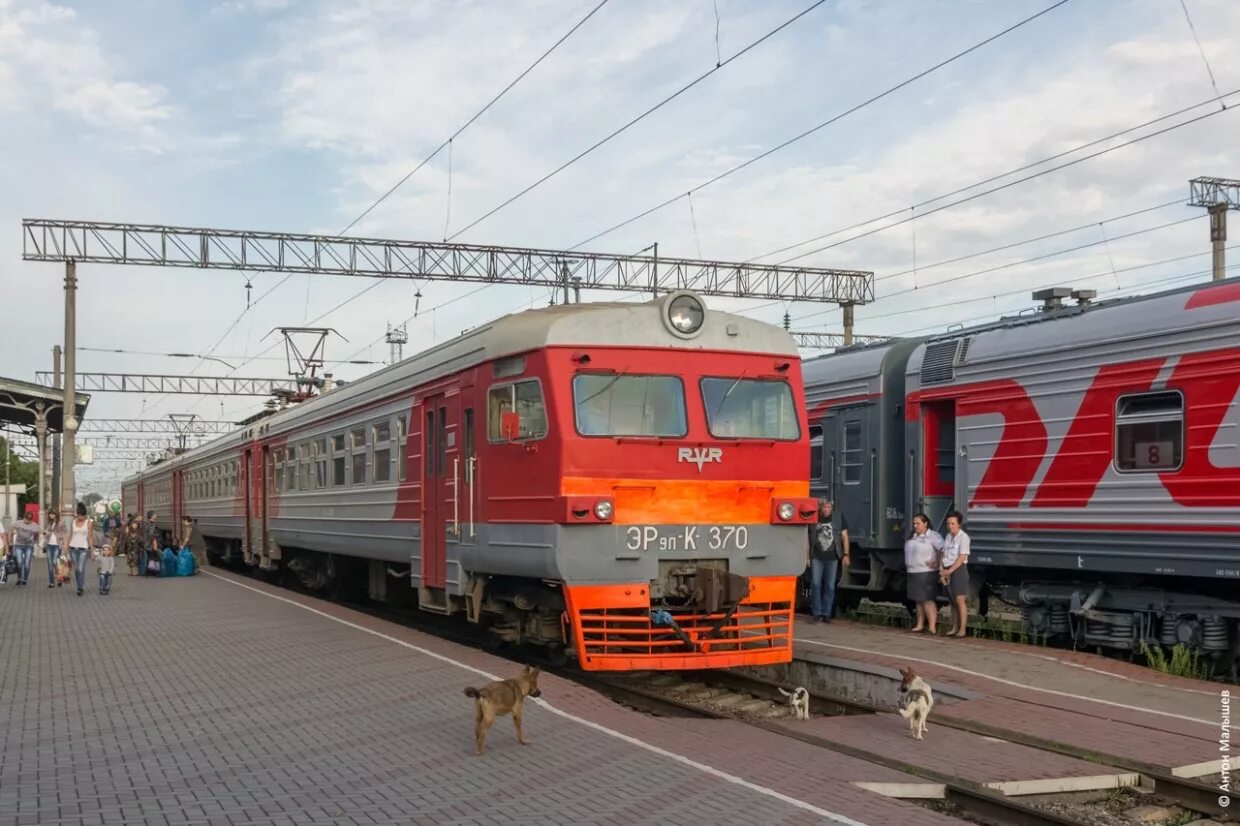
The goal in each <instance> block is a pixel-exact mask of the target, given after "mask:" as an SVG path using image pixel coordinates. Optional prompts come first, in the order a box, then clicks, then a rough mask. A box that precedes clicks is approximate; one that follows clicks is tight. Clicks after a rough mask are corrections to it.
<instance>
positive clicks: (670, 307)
mask: <svg viewBox="0 0 1240 826" xmlns="http://www.w3.org/2000/svg"><path fill="white" fill-rule="evenodd" d="M705 321H706V305H704V304H703V303H702V299H700V298H698V297H697V295H696V294H694V293H692V292H689V291H688V290H679V291H677V292H674V293H672V294H671V295H669V296H668V297H667V299H666V301H665V303H664V304H663V322H664V324H666V325H667V328H668V329H669V330H671V331H672V333H674V334H675V335H677V336H680V337H681V338H692V337H693V336H696V335H697V334H698V333H699V332H701V330H702V323H703V322H705Z"/></svg>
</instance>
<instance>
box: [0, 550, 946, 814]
mask: <svg viewBox="0 0 1240 826" xmlns="http://www.w3.org/2000/svg"><path fill="white" fill-rule="evenodd" d="M31 581H32V585H31V586H29V587H27V588H20V589H19V588H17V587H10V586H3V587H0V635H2V636H0V686H2V687H3V688H2V695H0V696H2V698H3V699H2V700H0V778H2V780H0V812H3V813H4V819H5V822H6V823H13V824H19V825H24V824H36V823H37V824H69V823H73V824H112V823H124V824H127V826H128V824H147V823H149V824H156V823H158V824H165V825H166V824H205V825H208V826H214V824H241V823H247V824H254V823H258V824H299V826H300V824H310V823H323V824H329V823H330V824H354V823H356V824H375V823H401V824H409V823H435V824H462V825H464V824H508V825H510V824H561V823H562V824H570V823H571V824H593V823H602V824H624V826H634V824H643V823H659V824H667V823H690V822H694V823H712V824H738V826H739V825H740V824H744V825H745V826H751V824H754V823H763V824H802V823H831V822H835V823H844V824H854V825H855V824H870V825H871V826H877V824H890V823H900V824H910V825H911V826H921V824H927V826H928V825H929V824H948V823H957V822H958V821H956V820H955V819H953V818H951V817H948V816H946V815H942V814H939V813H936V812H934V811H931V810H929V809H926V808H923V807H921V806H919V805H916V804H914V803H909V802H906V801H903V800H897V799H893V798H891V797H887V796H884V795H882V794H879V793H876V792H872V791H868V790H867V789H868V788H869V785H867V786H866V787H862V786H859V785H858V784H877V785H890V784H901V783H905V782H916V779H915V778H912V777H911V776H908V775H905V774H902V773H901V772H898V771H894V770H890V769H887V768H884V767H881V766H878V765H875V764H873V763H870V762H867V761H864V760H859V759H854V758H851V757H847V756H844V755H840V754H837V753H833V752H830V751H827V750H824V749H821V748H817V747H814V746H812V745H810V744H807V743H803V742H799V741H794V740H791V739H790V738H786V737H783V736H780V735H779V734H777V733H771V732H764V731H760V730H755V729H754V728H752V727H748V726H745V725H744V724H743V723H738V722H733V721H716V720H702V719H688V718H686V719H671V718H655V717H651V716H648V715H644V714H640V713H637V712H633V711H630V710H628V709H625V708H623V707H621V706H619V705H617V704H615V703H613V702H611V701H610V700H608V699H606V698H605V697H602V696H601V695H599V694H597V693H595V692H593V691H591V690H589V689H586V688H583V687H581V686H579V685H577V684H574V683H572V682H569V681H567V680H563V679H559V678H556V677H552V676H544V677H543V678H541V679H540V688H541V689H542V692H543V699H542V700H531V701H528V702H527V705H526V711H525V715H524V716H525V721H524V722H525V726H524V727H525V731H526V735H527V738H528V739H529V740H530V741H531V744H530V745H529V746H525V747H522V746H520V745H519V744H518V743H517V741H516V737H515V734H514V733H513V728H512V724H511V722H510V721H509V720H507V719H504V718H501V719H500V720H498V721H497V723H496V725H495V727H494V728H493V729H492V730H491V733H490V736H489V737H488V741H487V753H486V754H485V755H484V756H482V757H477V756H475V755H474V753H473V708H472V701H471V700H469V699H468V698H466V697H464V696H463V695H462V689H463V688H464V687H466V686H469V685H474V686H477V685H481V684H483V683H485V682H488V681H490V680H493V679H498V678H500V677H504V676H510V675H513V674H515V673H516V671H517V670H518V667H517V666H516V665H514V664H513V663H511V662H510V661H508V660H504V659H501V658H497V657H494V656H491V655H489V654H486V653H484V652H482V651H479V650H475V649H470V648H466V647H463V646H459V645H455V644H453V643H449V642H445V641H443V640H441V639H438V638H435V637H432V636H428V635H425V634H422V633H419V632H417V631H414V630H411V629H408V628H405V627H403V626H400V625H397V624H393V623H390V622H386V621H384V620H381V619H377V618H374V617H371V616H369V615H367V614H363V613H360V612H356V611H352V610H349V609H346V608H342V607H339V606H335V605H331V604H329V603H326V602H322V601H319V600H315V599H312V598H309V597H303V596H300V595H295V594H292V593H290V592H288V591H284V590H281V589H278V588H275V587H271V586H267V585H264V584H260V583H257V582H255V581H253V580H249V579H245V578H242V577H239V576H236V575H234V574H231V573H226V572H221V571H217V570H213V569H209V570H207V571H204V572H203V573H202V574H201V575H199V576H195V577H192V578H183V579H182V578H169V579H144V578H141V579H140V578H132V577H128V576H125V575H124V574H121V575H119V576H117V577H116V579H115V582H114V585H113V590H112V594H111V595H110V596H100V595H99V594H97V593H96V592H95V589H94V587H93V583H92V585H91V586H90V587H88V590H87V592H86V594H85V595H84V596H81V597H78V596H76V595H75V593H74V592H73V591H71V590H69V589H64V588H61V589H52V590H49V589H46V588H44V587H42V585H36V584H34V583H38V578H37V577H32V578H31ZM932 725H933V723H932Z"/></svg>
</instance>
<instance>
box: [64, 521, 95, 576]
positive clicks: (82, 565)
mask: <svg viewBox="0 0 1240 826" xmlns="http://www.w3.org/2000/svg"><path fill="white" fill-rule="evenodd" d="M94 545H95V523H94V522H92V521H91V520H90V517H88V516H87V515H86V505H85V504H84V503H82V502H78V506H77V517H76V518H75V519H74V520H73V524H71V525H70V526H69V559H71V560H72V561H73V578H74V580H75V581H76V582H77V593H78V596H79V597H80V596H81V595H82V591H84V590H85V589H86V560H87V559H89V558H90V549H91V548H92V547H94Z"/></svg>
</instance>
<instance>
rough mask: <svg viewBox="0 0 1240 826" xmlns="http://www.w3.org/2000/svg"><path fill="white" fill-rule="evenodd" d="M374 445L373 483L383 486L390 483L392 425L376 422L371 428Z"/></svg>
mask: <svg viewBox="0 0 1240 826" xmlns="http://www.w3.org/2000/svg"><path fill="white" fill-rule="evenodd" d="M372 438H373V439H374V443H375V462H374V468H375V472H374V474H373V476H374V483H375V484H376V485H378V484H384V483H387V482H390V481H392V445H391V441H392V425H391V423H390V422H378V423H376V424H375V425H374V427H373V428H372Z"/></svg>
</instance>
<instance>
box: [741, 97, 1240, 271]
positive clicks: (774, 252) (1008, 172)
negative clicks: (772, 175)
mask: <svg viewBox="0 0 1240 826" xmlns="http://www.w3.org/2000/svg"><path fill="white" fill-rule="evenodd" d="M1238 93H1240V89H1235V90H1233V91H1231V92H1228V93H1227V94H1226V95H1224V97H1230V96H1232V95H1235V94H1238ZM1211 103H1214V98H1212V97H1211V98H1207V99H1205V100H1203V101H1199V102H1197V103H1194V104H1192V105H1189V106H1185V107H1183V108H1181V109H1177V110H1175V111H1173V112H1168V113H1166V114H1164V115H1159V116H1158V117H1156V118H1151V119H1150V120H1147V121H1145V122H1143V123H1139V124H1137V125H1135V126H1129V127H1127V128H1125V129H1120V130H1119V131H1117V132H1111V133H1110V134H1108V135H1104V136H1102V137H1100V138H1095V139H1093V140H1091V141H1086V142H1085V143H1082V144H1078V145H1077V146H1074V147H1072V148H1071V149H1065V150H1063V151H1061V152H1056V153H1055V154H1053V155H1048V156H1047V157H1045V158H1040V159H1039V160H1036V161H1032V162H1030V163H1025V164H1021V165H1020V166H1017V167H1015V168H1013V169H1009V170H1006V171H1004V172H1000V173H998V174H997V175H991V176H990V177H988V178H983V179H982V180H980V181H974V182H973V183H971V184H966V185H965V186H960V187H957V188H956V189H953V190H951V191H950V192H944V193H942V194H940V195H935V196H934V197H932V198H926V199H924V200H922V201H918V202H917V203H916V204H913V205H912V208H915V209H920V208H922V207H927V206H930V205H931V204H935V203H938V202H939V201H944V200H947V199H948V198H954V197H955V196H957V195H961V194H963V193H965V192H968V191H969V190H971V189H977V188H978V187H982V186H986V185H987V184H992V183H995V182H996V181H1001V180H1003V179H1004V178H1009V177H1011V176H1013V175H1019V174H1020V173H1022V172H1027V171H1029V170H1030V169H1035V168H1037V167H1039V166H1044V165H1046V164H1048V163H1053V162H1054V161H1057V160H1059V159H1060V158H1066V157H1068V156H1069V155H1075V154H1076V153H1077V152H1082V151H1084V150H1086V149H1090V148H1092V147H1095V146H1097V145H1099V144H1102V143H1106V142H1107V141H1111V140H1114V139H1116V138H1122V137H1124V136H1125V135H1128V134H1131V133H1133V132H1138V131H1140V130H1142V129H1145V128H1148V127H1150V126H1154V125H1155V124H1159V123H1162V122H1163V121H1166V120H1170V119H1172V118H1176V117H1179V116H1180V115H1184V114H1187V113H1189V112H1192V111H1193V110H1195V109H1200V108H1201V107H1203V106H1208V105H1210V104H1211ZM1212 114H1217V112H1215V113H1212ZM1158 134H1161V133H1158ZM1127 145H1128V144H1121V145H1117V146H1116V147H1114V148H1120V147H1121V146H1127ZM1100 154H1102V153H1100ZM1090 157H1091V158H1093V157H1097V155H1091V156H1090ZM1085 160H1088V158H1087V159H1085ZM1067 166H1068V165H1066V164H1065V165H1064V166H1060V167H1056V169H1055V170H1051V171H1057V170H1059V169H1064V168H1066V167H1067ZM1032 179H1033V178H1032V177H1030V178H1025V179H1022V181H1018V182H1017V183H1022V182H1023V181H1025V180H1032ZM997 191H999V190H998V189H994V190H990V192H997ZM986 194H989V193H986ZM961 203H967V201H963V200H962V201H955V202H953V203H952V204H950V205H948V206H956V205H957V204H961ZM909 209H910V207H900V208H899V209H894V210H892V211H890V212H887V213H885V214H883V215H876V216H874V217H872V218H866V219H864V220H862V221H857V222H856V223H853V224H849V225H848V226H845V227H840V228H838V229H833V230H831V231H830V232H824V233H822V234H820V235H815V236H812V237H810V238H805V239H803V240H801V241H797V242H796V243H793V244H788V245H786V246H782V247H779V248H778V249H773V250H771V251H769V252H764V253H762V254H761V255H755V256H754V257H752V258H750V259H748V261H747V263H748V262H752V261H758V260H760V259H762V258H771V257H773V256H776V255H781V254H783V253H785V252H789V251H791V250H794V249H796V248H797V247H803V246H805V245H806V244H813V243H815V242H817V241H823V240H825V239H827V238H831V237H834V236H836V235H842V234H844V233H845V232H850V231H852V230H854V229H860V228H861V227H864V226H868V225H870V224H874V223H877V222H879V221H885V220H887V219H888V218H896V217H898V216H900V215H904V214H905V213H907V212H908V211H909ZM892 226H895V225H894V224H893V225H892ZM789 260H791V259H789Z"/></svg>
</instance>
